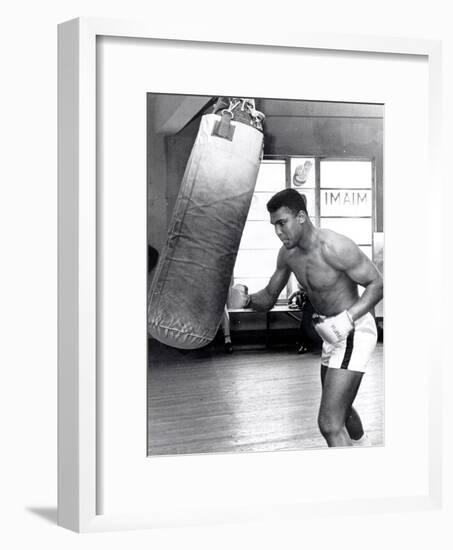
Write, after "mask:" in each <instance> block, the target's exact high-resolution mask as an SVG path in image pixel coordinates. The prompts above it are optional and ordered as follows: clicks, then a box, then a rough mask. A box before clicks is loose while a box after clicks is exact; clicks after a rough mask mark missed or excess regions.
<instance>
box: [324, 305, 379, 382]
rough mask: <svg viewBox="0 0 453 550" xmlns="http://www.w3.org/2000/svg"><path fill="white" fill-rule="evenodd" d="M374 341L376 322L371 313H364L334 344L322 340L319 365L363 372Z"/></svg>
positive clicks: (372, 349)
mask: <svg viewBox="0 0 453 550" xmlns="http://www.w3.org/2000/svg"><path fill="white" fill-rule="evenodd" d="M376 342H377V329H376V323H375V321H374V318H373V316H372V315H371V313H366V314H365V315H364V316H363V317H360V319H357V321H355V323H354V328H353V330H351V332H350V333H349V334H348V336H347V338H345V339H344V340H341V341H340V342H337V343H336V344H328V343H327V342H323V345H322V353H321V365H325V366H326V367H329V368H331V369H347V370H354V371H359V372H365V369H366V366H367V363H368V361H369V360H370V358H371V355H372V353H373V351H374V349H375V347H376Z"/></svg>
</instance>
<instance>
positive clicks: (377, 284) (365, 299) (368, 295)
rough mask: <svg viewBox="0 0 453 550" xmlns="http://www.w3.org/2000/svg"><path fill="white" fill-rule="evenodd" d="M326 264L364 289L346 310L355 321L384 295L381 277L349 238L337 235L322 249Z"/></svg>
mask: <svg viewBox="0 0 453 550" xmlns="http://www.w3.org/2000/svg"><path fill="white" fill-rule="evenodd" d="M324 252H325V257H326V260H327V262H328V263H329V264H330V265H332V267H334V268H335V269H338V270H340V271H343V272H345V273H346V274H347V275H348V277H349V278H350V279H352V280H353V281H354V282H355V283H357V284H359V285H361V286H363V287H365V292H364V293H363V294H362V296H360V298H359V299H358V300H357V301H356V302H355V303H354V304H353V305H352V306H351V307H350V308H348V311H349V314H350V315H351V317H352V319H353V320H354V321H355V320H356V319H359V318H360V317H362V315H365V313H368V312H369V311H370V310H371V309H372V308H373V307H374V306H375V305H376V304H377V303H378V302H380V300H382V297H383V295H384V290H383V289H384V285H383V280H382V275H381V274H380V273H379V270H378V269H377V267H376V266H375V265H374V264H373V262H372V261H371V260H370V259H369V258H368V257H367V256H366V255H365V254H364V253H363V252H362V251H361V250H360V248H359V247H358V246H357V245H356V244H355V243H354V242H353V241H352V240H351V239H349V238H347V237H344V236H343V235H337V236H336V237H335V239H333V241H332V242H331V243H329V244H328V245H327V246H325V249H324Z"/></svg>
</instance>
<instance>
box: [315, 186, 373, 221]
mask: <svg viewBox="0 0 453 550" xmlns="http://www.w3.org/2000/svg"><path fill="white" fill-rule="evenodd" d="M320 207H321V216H371V212H372V194H371V190H369V191H363V190H360V191H354V190H345V189H338V190H337V189H335V190H321V193H320Z"/></svg>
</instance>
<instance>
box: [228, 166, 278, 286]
mask: <svg viewBox="0 0 453 550" xmlns="http://www.w3.org/2000/svg"><path fill="white" fill-rule="evenodd" d="M285 186H286V162H285V160H264V161H262V163H261V167H260V170H259V173H258V179H257V182H256V186H255V193H254V194H253V198H252V203H251V205H250V210H249V214H248V217H247V221H246V224H245V227H244V232H243V234H242V239H241V245H240V247H239V252H238V255H237V258H236V265H235V267H234V282H235V283H242V284H244V285H247V287H248V289H249V291H250V292H257V291H258V290H261V289H262V288H263V287H265V286H266V285H267V283H268V281H269V278H270V277H271V275H272V273H273V272H274V270H275V265H276V261H277V254H278V250H279V249H280V241H279V239H278V238H277V236H276V235H275V233H274V228H273V227H272V225H271V224H270V223H269V214H268V212H267V209H266V203H267V201H268V200H269V199H270V198H271V197H272V195H274V194H275V193H277V192H278V191H280V190H281V189H284V188H285Z"/></svg>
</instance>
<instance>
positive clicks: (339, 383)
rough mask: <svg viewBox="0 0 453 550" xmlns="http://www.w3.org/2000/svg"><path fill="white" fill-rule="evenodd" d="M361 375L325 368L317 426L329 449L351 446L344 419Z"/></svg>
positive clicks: (355, 393) (347, 414) (348, 411)
mask: <svg viewBox="0 0 453 550" xmlns="http://www.w3.org/2000/svg"><path fill="white" fill-rule="evenodd" d="M362 376H363V373H362V372H358V371H349V370H347V369H332V368H326V370H325V376H324V384H323V388H322V396H321V405H320V408H319V415H318V425H319V429H320V431H321V433H322V435H323V437H324V438H325V440H326V442H327V445H328V446H329V447H342V446H350V445H352V442H351V438H350V436H349V433H348V431H347V429H346V419H347V417H348V416H349V414H350V411H351V408H352V404H353V402H354V399H355V397H356V395H357V391H358V389H359V386H360V382H361V380H362Z"/></svg>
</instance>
